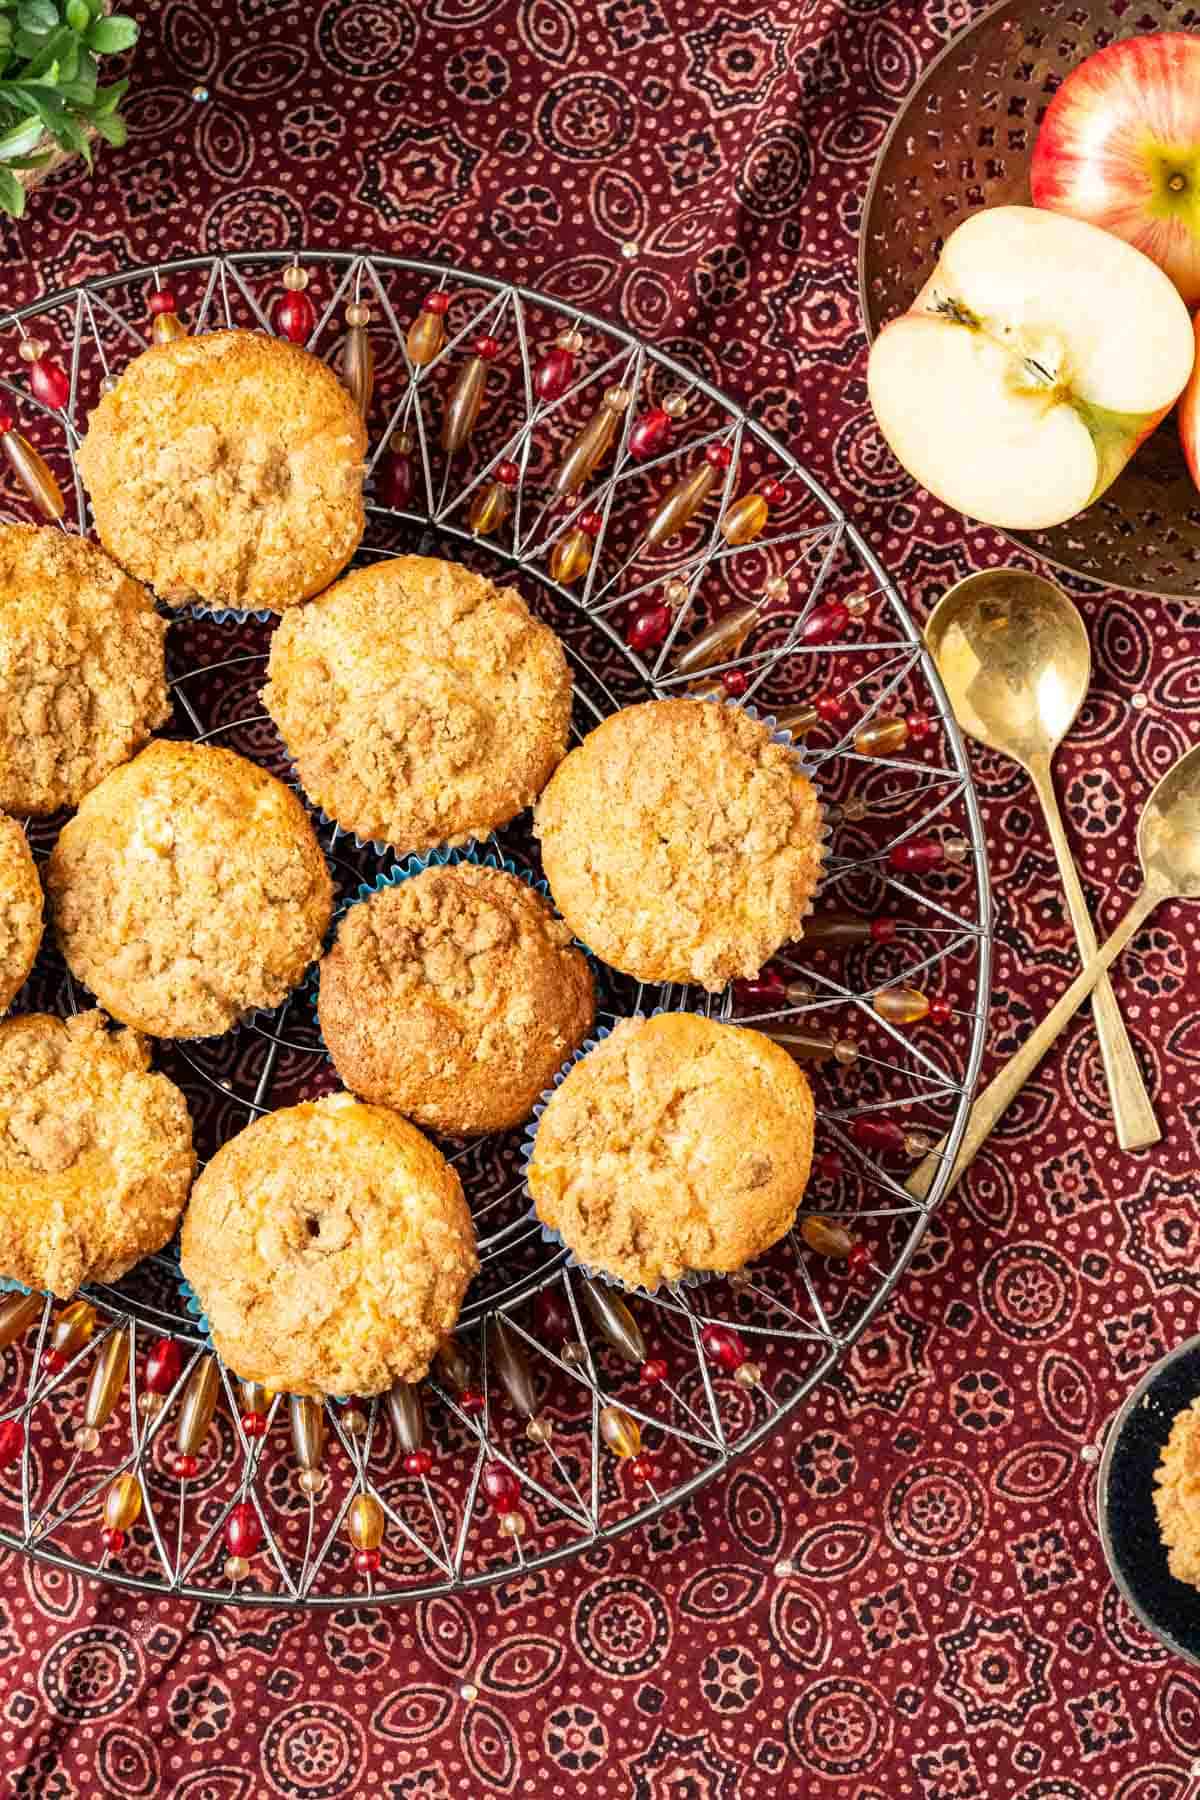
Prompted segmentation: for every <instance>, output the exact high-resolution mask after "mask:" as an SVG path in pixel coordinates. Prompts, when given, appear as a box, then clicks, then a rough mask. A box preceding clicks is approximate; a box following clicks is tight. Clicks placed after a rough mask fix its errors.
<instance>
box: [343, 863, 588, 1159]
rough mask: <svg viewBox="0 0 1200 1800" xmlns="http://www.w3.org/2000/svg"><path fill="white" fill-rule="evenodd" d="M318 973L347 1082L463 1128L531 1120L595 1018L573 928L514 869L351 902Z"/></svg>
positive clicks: (438, 1124) (464, 871)
mask: <svg viewBox="0 0 1200 1800" xmlns="http://www.w3.org/2000/svg"><path fill="white" fill-rule="evenodd" d="M320 974H321V988H320V999H319V1003H318V1012H319V1016H320V1021H321V1030H322V1033H323V1034H324V1038H325V1042H326V1044H327V1046H328V1048H329V1054H330V1056H331V1057H332V1058H333V1065H334V1067H335V1069H336V1070H337V1072H338V1074H339V1075H340V1076H341V1078H342V1080H343V1081H344V1082H345V1084H346V1086H347V1087H348V1088H351V1089H352V1090H353V1091H354V1092H355V1093H356V1094H357V1095H359V1097H360V1098H361V1099H363V1100H369V1101H373V1102H375V1103H377V1104H378V1105H381V1106H392V1107H395V1109H396V1110H397V1112H402V1113H404V1114H406V1115H407V1117H408V1118H410V1119H415V1120H416V1121H417V1122H418V1124H421V1125H425V1126H428V1127H430V1128H431V1129H433V1130H435V1131H444V1132H450V1133H453V1134H455V1135H468V1134H470V1133H474V1132H482V1131H502V1130H504V1129H505V1128H506V1127H507V1126H510V1125H516V1124H519V1123H520V1121H521V1120H522V1119H527V1118H528V1117H529V1114H530V1112H531V1111H532V1110H533V1103H534V1101H535V1100H536V1099H537V1097H538V1095H539V1094H540V1093H541V1092H542V1089H543V1088H545V1087H546V1086H547V1085H548V1084H549V1083H550V1081H552V1080H553V1078H554V1074H555V1071H556V1070H557V1069H559V1068H561V1066H562V1064H563V1061H564V1059H565V1058H566V1057H567V1056H569V1055H570V1053H571V1052H572V1050H575V1049H576V1048H577V1047H578V1046H579V1045H580V1044H581V1043H582V1042H583V1039H584V1038H585V1036H586V1035H587V1033H588V1031H589V1030H590V1029H591V1025H592V1020H593V1018H594V1016H595V997H594V994H593V990H592V977H591V971H590V969H589V968H588V962H587V958H586V956H584V955H583V953H582V952H581V951H579V950H577V949H574V948H573V947H572V943H571V932H570V928H569V927H568V926H566V925H564V924H563V922H562V920H561V919H556V918H555V916H554V913H553V911H552V910H551V908H550V906H549V905H548V904H547V903H546V901H545V900H544V899H543V898H542V896H541V895H540V894H537V893H535V892H534V890H533V889H532V888H531V887H530V886H529V885H528V884H527V883H526V882H524V881H521V880H520V879H519V878H518V877H517V876H516V875H510V874H508V872H507V871H506V870H504V869H492V868H486V867H481V866H479V865H476V864H473V863H459V864H457V865H456V866H453V867H449V868H441V867H438V866H434V867H432V868H429V869H426V870H424V871H423V872H422V873H421V874H419V875H414V876H412V877H411V878H410V879H409V880H407V881H401V882H398V883H397V884H396V885H395V886H394V887H384V888H381V889H380V890H379V892H378V893H375V894H372V895H371V897H370V899H369V900H363V901H361V902H360V903H359V904H358V905H356V906H352V907H351V908H350V910H349V911H348V912H347V914H346V915H345V917H344V918H343V920H342V922H341V925H340V927H339V928H338V935H337V941H336V942H335V943H334V945H333V948H332V949H331V950H330V951H329V953H328V955H327V956H325V957H324V958H323V959H322V962H321V965H320Z"/></svg>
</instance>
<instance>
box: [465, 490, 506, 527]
mask: <svg viewBox="0 0 1200 1800" xmlns="http://www.w3.org/2000/svg"><path fill="white" fill-rule="evenodd" d="M511 511H512V495H511V494H510V493H509V491H508V487H507V484H506V483H505V482H503V481H489V482H488V484H487V486H486V487H482V488H480V489H479V491H478V493H477V494H476V495H475V498H474V499H473V500H472V501H471V507H470V511H469V512H468V513H467V523H468V524H469V525H470V527H471V530H472V531H473V532H474V533H475V535H476V537H490V536H491V534H492V532H493V531H499V529H500V527H501V525H503V523H504V521H505V520H506V519H507V517H508V515H509V513H510V512H511Z"/></svg>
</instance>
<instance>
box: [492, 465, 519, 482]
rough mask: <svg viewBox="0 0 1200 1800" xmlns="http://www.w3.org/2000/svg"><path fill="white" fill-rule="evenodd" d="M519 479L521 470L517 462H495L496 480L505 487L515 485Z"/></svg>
mask: <svg viewBox="0 0 1200 1800" xmlns="http://www.w3.org/2000/svg"><path fill="white" fill-rule="evenodd" d="M520 479H521V470H520V467H519V465H518V464H517V463H515V462H500V463H497V464H496V480H497V481H502V482H503V483H504V485H505V487H516V485H517V483H518V481H520Z"/></svg>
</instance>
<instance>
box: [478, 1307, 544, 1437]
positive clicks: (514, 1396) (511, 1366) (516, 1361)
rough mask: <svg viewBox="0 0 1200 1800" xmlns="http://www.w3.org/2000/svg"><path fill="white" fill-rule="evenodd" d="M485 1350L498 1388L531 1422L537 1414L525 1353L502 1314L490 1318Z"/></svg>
mask: <svg viewBox="0 0 1200 1800" xmlns="http://www.w3.org/2000/svg"><path fill="white" fill-rule="evenodd" d="M489 1348H490V1350H491V1355H492V1367H493V1368H494V1369H495V1371H496V1376H497V1379H498V1380H499V1382H500V1385H501V1387H502V1388H503V1389H504V1391H505V1393H506V1394H507V1395H508V1397H509V1399H510V1400H511V1401H512V1403H513V1406H514V1407H515V1408H516V1410H517V1412H519V1413H520V1415H521V1417H522V1418H523V1419H531V1418H532V1417H533V1415H534V1413H535V1412H536V1411H537V1394H536V1393H535V1391H534V1386H533V1375H532V1373H531V1372H530V1368H529V1358H528V1357H527V1356H526V1354H525V1346H524V1344H523V1343H522V1341H521V1338H520V1337H519V1336H518V1334H517V1332H516V1331H514V1329H513V1327H512V1326H511V1325H510V1324H509V1322H508V1320H507V1319H506V1318H505V1317H504V1314H503V1313H494V1314H493V1315H492V1324H491V1331H490V1333H489Z"/></svg>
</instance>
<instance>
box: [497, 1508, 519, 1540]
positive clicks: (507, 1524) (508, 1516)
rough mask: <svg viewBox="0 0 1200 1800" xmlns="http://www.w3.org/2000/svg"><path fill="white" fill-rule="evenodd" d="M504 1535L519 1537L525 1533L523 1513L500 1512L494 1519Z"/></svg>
mask: <svg viewBox="0 0 1200 1800" xmlns="http://www.w3.org/2000/svg"><path fill="white" fill-rule="evenodd" d="M496 1522H497V1524H498V1525H499V1527H500V1529H501V1531H502V1532H503V1533H504V1535H505V1537H513V1538H519V1537H524V1535H525V1515H524V1513H519V1512H507V1513H501V1515H500V1517H499V1519H498V1520H497V1521H496Z"/></svg>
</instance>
